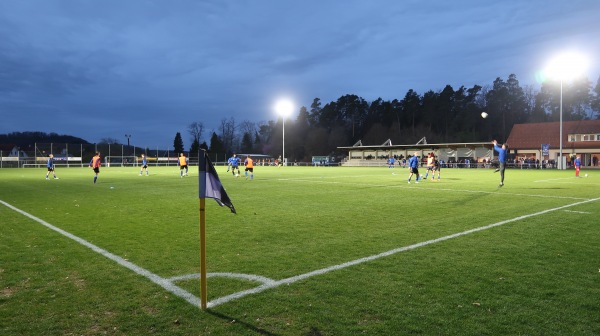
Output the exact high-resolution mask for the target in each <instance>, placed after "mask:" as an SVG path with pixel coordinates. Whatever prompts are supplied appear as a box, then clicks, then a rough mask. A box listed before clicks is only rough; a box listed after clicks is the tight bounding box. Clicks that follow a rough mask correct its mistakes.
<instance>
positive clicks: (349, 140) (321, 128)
mask: <svg viewBox="0 0 600 336" xmlns="http://www.w3.org/2000/svg"><path fill="white" fill-rule="evenodd" d="M560 101H561V83H560V82H558V81H546V82H544V83H543V84H542V85H541V88H540V89H539V90H536V89H534V88H533V87H532V86H524V87H523V86H521V85H520V84H519V81H518V79H517V76H516V75H514V74H511V75H509V76H508V78H507V79H506V80H504V79H502V78H500V77H498V78H496V80H495V81H494V82H493V83H492V84H491V85H487V86H480V85H474V86H473V87H470V88H467V87H464V86H461V87H459V88H457V89H454V88H453V87H452V86H451V85H446V86H445V87H444V88H443V89H442V90H438V91H433V90H429V91H427V92H424V93H422V94H419V93H418V92H416V91H414V90H412V89H410V90H408V92H406V94H405V95H404V97H403V98H402V99H393V100H391V101H390V100H383V99H382V98H378V99H376V100H374V101H371V102H369V101H367V100H365V99H363V98H362V97H359V96H357V95H354V94H347V95H344V96H342V97H340V98H338V99H337V100H336V101H332V102H329V103H327V104H325V105H323V104H322V102H321V99H319V98H314V100H313V101H312V103H311V104H310V106H309V107H306V106H302V107H301V108H300V109H299V111H297V117H296V119H295V120H286V122H285V147H286V148H285V154H286V157H287V158H288V160H290V161H310V160H311V157H312V156H315V155H331V156H343V155H345V153H340V152H339V151H338V150H337V147H340V146H351V145H352V144H354V143H356V142H358V141H359V140H360V141H361V142H362V143H363V144H365V145H379V144H383V143H384V142H385V141H387V140H388V139H390V140H391V141H392V143H393V144H411V143H417V142H418V141H419V140H420V139H421V138H423V137H426V138H427V141H428V142H429V143H446V142H487V141H491V140H492V139H496V140H498V141H499V142H505V141H506V139H507V138H508V136H509V134H510V131H511V129H512V127H513V125H515V124H522V123H534V122H548V121H558V120H559V118H560V107H561V106H560V105H561V104H560ZM562 110H563V112H562V113H563V120H564V121H570V120H585V119H599V118H600V78H598V80H597V82H596V85H595V86H594V87H593V88H592V83H591V82H590V81H589V80H588V79H587V78H585V77H581V78H579V79H576V80H574V81H571V82H569V83H562ZM482 112H486V113H487V115H488V117H487V118H482V117H481V113H482ZM282 122H283V120H282V119H281V118H279V119H278V120H276V121H273V120H270V121H268V122H259V123H255V122H251V121H247V120H246V121H243V122H241V123H239V124H238V123H237V122H236V120H235V119H234V118H224V119H222V120H221V124H220V126H219V129H218V130H214V131H213V132H212V134H211V135H210V140H209V143H208V144H207V143H206V142H202V143H200V140H201V139H202V136H203V133H204V126H203V124H202V122H193V123H191V124H190V125H189V126H188V133H189V134H190V136H191V140H192V145H191V146H190V152H191V153H196V152H197V150H198V149H199V148H204V149H206V150H208V151H209V152H211V153H216V154H219V155H222V156H229V155H231V154H232V153H234V152H235V153H255V154H269V155H271V156H273V157H278V156H280V155H281V153H282V146H283V139H282V136H283V134H282V133H283V125H282ZM173 146H174V150H175V152H183V151H184V144H183V138H182V136H181V134H180V133H177V134H176V136H175V139H174V144H173Z"/></svg>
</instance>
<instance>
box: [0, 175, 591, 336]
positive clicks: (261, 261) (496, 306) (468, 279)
mask: <svg viewBox="0 0 600 336" xmlns="http://www.w3.org/2000/svg"><path fill="white" fill-rule="evenodd" d="M217 170H218V171H219V173H220V177H221V181H222V182H223V184H224V186H225V188H226V189H227V192H228V194H229V196H230V197H231V199H232V201H233V203H234V205H235V207H236V209H237V211H238V215H233V214H231V213H230V212H229V210H228V209H227V208H220V207H219V206H218V205H217V204H216V202H214V201H213V200H210V199H208V200H207V203H206V205H207V209H206V218H207V264H208V265H207V266H208V272H209V273H211V272H230V273H243V274H253V275H259V276H263V277H268V278H270V279H273V280H281V279H286V278H290V277H294V276H297V275H301V274H306V273H308V272H312V271H315V270H319V269H324V268H327V267H330V266H334V265H339V264H342V263H345V262H348V261H352V260H356V259H360V258H364V257H368V256H372V255H377V254H379V253H383V252H386V251H390V250H394V249H397V248H400V247H405V246H410V245H413V244H417V243H420V242H425V241H429V240H432V239H436V238H440V237H445V236H448V235H451V234H455V233H460V232H464V231H466V230H470V229H475V228H479V227H483V226H486V225H490V224H494V223H499V222H502V221H506V220H513V219H515V218H518V217H520V216H526V217H524V218H522V219H518V220H513V221H510V222H508V223H506V224H504V225H501V226H497V227H493V228H489V229H487V230H482V231H478V232H474V233H471V234H467V235H463V236H459V237H456V238H453V239H448V240H444V241H441V242H436V243H432V244H428V245H426V246H421V247H417V248H414V249H411V250H409V251H405V252H401V253H396V254H393V255H390V256H386V257H382V258H378V259H376V260H372V261H368V262H364V263H360V264H357V265H354V266H350V267H346V268H343V269H339V270H334V271H331V272H327V273H324V274H321V275H316V276H313V277H309V278H307V279H303V280H300V281H297V282H292V283H290V284H286V285H282V286H279V287H276V288H271V289H267V290H265V291H262V292H260V293H257V294H252V295H248V296H244V297H242V298H239V299H236V300H232V301H229V302H225V303H222V304H219V305H216V306H214V307H211V308H210V309H209V310H207V311H201V310H200V309H199V308H198V307H195V306H192V305H191V304H190V303H188V302H187V301H185V300H183V299H181V298H179V297H177V296H175V295H174V294H172V293H170V292H168V291H166V290H165V289H163V288H162V287H160V286H157V285H156V284H154V283H152V282H151V281H150V280H148V279H147V278H145V277H143V276H140V275H138V274H136V273H134V272H132V271H130V270H129V269H126V268H124V267H122V266H120V265H119V264H117V263H115V262H114V261H112V260H109V259H107V258H105V257H103V256H101V255H99V254H98V253H96V252H94V251H92V250H90V249H89V248H87V247H85V246H82V245H80V244H79V243H77V242H75V241H73V240H71V239H68V238H67V237H65V236H62V235H60V234H58V233H57V232H55V231H52V230H50V229H48V228H46V227H44V226H42V225H41V224H40V223H38V222H36V221H34V220H32V219H30V218H28V217H25V216H23V215H22V214H20V213H17V212H15V211H13V210H12V209H10V208H8V207H6V206H4V205H0V223H1V224H0V256H1V262H0V283H1V292H0V334H2V335H42V334H43V335H71V334H77V335H97V334H111V335H147V334H164V335H255V334H267V335H269V334H273V335H350V334H363V333H365V334H382V335H406V334H424V335H431V334H448V335H449V334H460V335H498V334H504V335H509V334H510V335H598V334H600V315H599V314H598V311H600V301H598V298H599V297H600V258H599V256H600V244H598V241H600V230H599V224H598V215H599V214H600V206H599V204H600V201H599V200H597V199H596V198H598V197H600V193H599V192H598V190H599V188H598V187H599V186H600V172H595V171H591V172H588V174H589V177H588V178H579V179H576V178H574V172H573V171H556V170H548V171H533V170H507V172H506V181H505V182H506V185H505V186H504V187H503V188H498V187H497V186H498V183H499V175H498V174H494V173H492V170H486V169H444V170H442V174H443V175H442V180H441V181H440V182H431V181H424V182H421V183H419V184H415V183H414V179H413V184H410V185H409V184H407V183H406V179H407V177H408V172H407V170H406V169H399V168H395V169H388V168H334V167H318V168H315V167H284V168H276V167H257V168H256V169H255V170H256V172H255V179H254V180H253V181H250V180H245V179H244V177H243V175H242V176H241V177H240V178H234V177H233V176H231V174H230V173H226V172H225V170H226V169H225V167H217ZM57 173H58V176H59V177H60V180H49V181H46V180H45V179H44V176H45V171H44V170H42V169H0V200H2V201H4V202H6V203H8V204H10V205H12V206H14V207H16V208H19V209H21V210H23V211H25V212H27V213H29V214H31V215H33V216H36V217H38V218H40V219H42V220H44V221H46V222H47V223H50V224H52V225H54V226H56V227H59V228H60V229H63V230H65V231H67V232H69V233H71V234H73V235H75V236H78V237H80V238H82V239H84V240H86V241H88V242H90V243H92V244H94V245H96V246H99V247H100V248H102V249H105V250H107V251H109V252H111V253H113V254H115V255H118V256H120V257H122V258H124V259H126V260H128V261H130V262H132V263H134V264H136V265H138V266H140V267H143V268H145V269H147V270H149V271H151V272H153V273H155V274H158V275H160V276H161V277H164V278H170V277H175V276H182V275H188V274H195V273H199V268H200V255H199V225H198V221H199V212H198V207H199V206H198V179H197V168H196V167H192V168H191V169H190V176H189V177H186V178H180V177H179V171H178V169H177V167H161V168H154V167H151V169H150V173H151V175H150V176H138V173H139V170H137V169H136V168H102V169H101V173H100V177H99V179H98V183H97V184H96V185H94V184H93V183H92V177H93V174H92V172H91V170H90V169H89V168H68V169H66V168H65V169H59V170H57ZM392 173H395V175H394V174H392ZM111 187H112V189H111ZM590 199H595V200H594V201H591V202H586V203H582V204H580V205H575V206H572V207H568V208H564V209H559V210H554V209H556V208H559V207H562V206H565V205H570V204H574V203H577V202H582V201H585V200H590ZM546 210H553V211H548V212H546V213H542V214H539V215H535V216H530V217H527V216H528V215H532V214H536V213H539V212H543V211H546ZM176 284H177V285H178V286H179V287H181V288H183V289H185V290H187V291H189V292H190V293H192V294H194V295H195V296H197V297H199V296H200V285H199V280H198V279H189V280H182V281H178V282H177V283H176ZM258 285H259V283H257V282H251V281H247V280H241V279H232V278H224V277H209V278H208V294H209V298H208V299H209V301H212V300H215V299H218V298H221V297H224V296H227V295H230V294H233V293H237V292H240V291H243V290H247V289H251V288H254V287H256V286H258ZM34 321H35V322H34Z"/></svg>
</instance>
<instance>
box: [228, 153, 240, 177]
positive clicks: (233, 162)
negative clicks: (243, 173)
mask: <svg viewBox="0 0 600 336" xmlns="http://www.w3.org/2000/svg"><path fill="white" fill-rule="evenodd" d="M241 161H242V160H241V159H240V158H239V157H237V155H236V154H235V153H233V156H232V157H230V158H229V159H228V160H227V171H229V169H230V168H231V174H233V176H235V177H239V176H240V162H241ZM236 169H237V175H236V174H235V170H236Z"/></svg>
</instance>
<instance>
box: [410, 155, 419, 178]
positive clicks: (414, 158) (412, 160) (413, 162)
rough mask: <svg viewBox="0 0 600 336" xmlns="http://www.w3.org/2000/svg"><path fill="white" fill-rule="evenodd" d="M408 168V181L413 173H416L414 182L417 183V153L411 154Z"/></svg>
mask: <svg viewBox="0 0 600 336" xmlns="http://www.w3.org/2000/svg"><path fill="white" fill-rule="evenodd" d="M408 169H410V175H409V176H408V183H410V179H411V178H412V177H413V175H417V177H416V178H415V183H419V177H420V176H421V175H419V153H418V152H415V153H414V155H413V156H411V157H410V159H408Z"/></svg>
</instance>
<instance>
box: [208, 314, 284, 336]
mask: <svg viewBox="0 0 600 336" xmlns="http://www.w3.org/2000/svg"><path fill="white" fill-rule="evenodd" d="M206 312H207V313H209V314H211V315H213V316H215V317H218V318H220V319H223V320H225V321H226V322H227V323H232V324H233V323H236V324H241V325H242V326H244V327H246V328H247V329H249V330H252V331H254V332H256V333H257V334H259V335H270V336H277V335H279V334H274V333H272V332H270V331H267V330H264V329H262V328H258V327H256V326H254V325H252V324H250V323H248V322H244V321H242V320H240V319H236V318H234V317H231V316H228V315H225V314H222V313H219V312H216V311H214V310H211V309H207V310H206Z"/></svg>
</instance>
